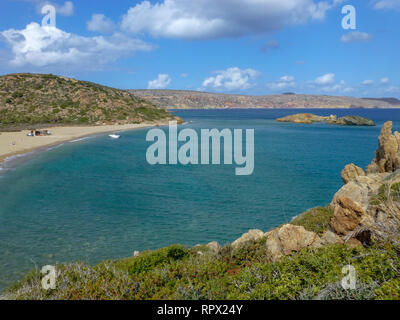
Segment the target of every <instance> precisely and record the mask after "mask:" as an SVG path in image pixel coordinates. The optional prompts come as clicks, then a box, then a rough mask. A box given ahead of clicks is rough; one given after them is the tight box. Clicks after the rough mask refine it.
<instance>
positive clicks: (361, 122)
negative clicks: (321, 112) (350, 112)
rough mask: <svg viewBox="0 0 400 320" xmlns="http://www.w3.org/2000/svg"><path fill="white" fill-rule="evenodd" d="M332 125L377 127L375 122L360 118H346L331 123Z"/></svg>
mask: <svg viewBox="0 0 400 320" xmlns="http://www.w3.org/2000/svg"><path fill="white" fill-rule="evenodd" d="M329 123H330V124H337V125H341V126H370V127H373V126H375V122H374V121H372V120H370V119H366V118H363V117H359V116H345V117H342V118H339V119H337V120H333V121H329Z"/></svg>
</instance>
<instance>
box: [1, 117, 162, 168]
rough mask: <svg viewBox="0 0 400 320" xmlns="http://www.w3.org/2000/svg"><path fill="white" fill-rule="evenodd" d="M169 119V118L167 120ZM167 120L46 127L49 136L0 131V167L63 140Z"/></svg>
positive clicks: (140, 127) (153, 124) (149, 126)
mask: <svg viewBox="0 0 400 320" xmlns="http://www.w3.org/2000/svg"><path fill="white" fill-rule="evenodd" d="M168 121H169V120H168ZM168 121H166V122H163V121H160V122H154V123H140V124H125V125H104V126H75V127H74V126H65V127H47V128H45V129H46V130H49V131H51V132H52V135H51V136H39V137H28V136H27V134H28V133H29V132H30V131H29V130H22V131H18V132H0V168H1V167H2V165H4V163H5V162H6V161H7V159H10V158H13V157H16V156H19V155H20V156H23V155H25V154H30V153H33V152H35V151H39V152H40V151H41V150H46V149H49V148H52V147H55V146H58V145H61V144H63V143H65V142H69V141H74V140H76V139H82V138H87V137H91V136H94V135H97V134H106V133H112V132H118V131H130V130H136V129H145V128H151V127H157V126H164V125H168Z"/></svg>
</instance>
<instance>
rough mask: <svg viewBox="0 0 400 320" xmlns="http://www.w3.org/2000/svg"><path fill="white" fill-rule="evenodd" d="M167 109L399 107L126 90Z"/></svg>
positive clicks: (382, 102) (350, 100) (394, 103)
mask: <svg viewBox="0 0 400 320" xmlns="http://www.w3.org/2000/svg"><path fill="white" fill-rule="evenodd" d="M129 92H131V93H133V94H135V95H136V96H138V97H142V98H144V99H146V100H148V101H151V102H153V103H155V104H156V105H158V106H160V107H163V108H167V109H222V108H293V109H311V108H327V109H329V108H400V100H397V99H394V98H381V99H372V98H371V99H368V98H367V99H359V98H354V97H339V96H321V95H300V94H293V93H292V94H282V95H267V96H247V95H232V94H216V93H206V92H198V91H177V90H129Z"/></svg>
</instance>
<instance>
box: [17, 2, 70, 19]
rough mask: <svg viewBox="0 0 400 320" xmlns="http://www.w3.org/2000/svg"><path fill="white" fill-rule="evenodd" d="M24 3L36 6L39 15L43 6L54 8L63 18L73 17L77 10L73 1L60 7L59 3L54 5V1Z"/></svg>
mask: <svg viewBox="0 0 400 320" xmlns="http://www.w3.org/2000/svg"><path fill="white" fill-rule="evenodd" d="M23 1H26V2H31V3H34V4H36V10H37V12H38V13H39V14H41V11H42V8H43V6H45V5H48V4H49V5H52V6H54V7H55V8H56V13H57V14H59V15H62V16H72V15H73V14H74V10H75V8H74V4H73V2H72V1H65V2H64V4H63V5H59V4H57V3H54V2H53V1H47V0H23Z"/></svg>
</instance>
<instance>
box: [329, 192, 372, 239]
mask: <svg viewBox="0 0 400 320" xmlns="http://www.w3.org/2000/svg"><path fill="white" fill-rule="evenodd" d="M365 216H366V212H365V211H364V210H363V209H362V208H361V207H360V206H359V205H358V204H357V203H355V202H354V201H352V200H351V199H349V198H347V197H340V198H338V200H337V203H336V205H335V209H334V214H333V218H332V220H331V225H332V228H333V229H334V230H335V232H336V233H337V234H339V235H347V234H348V233H349V232H352V231H354V230H355V229H356V228H357V227H358V226H359V225H360V224H361V221H362V219H363V218H364V217H365Z"/></svg>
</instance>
